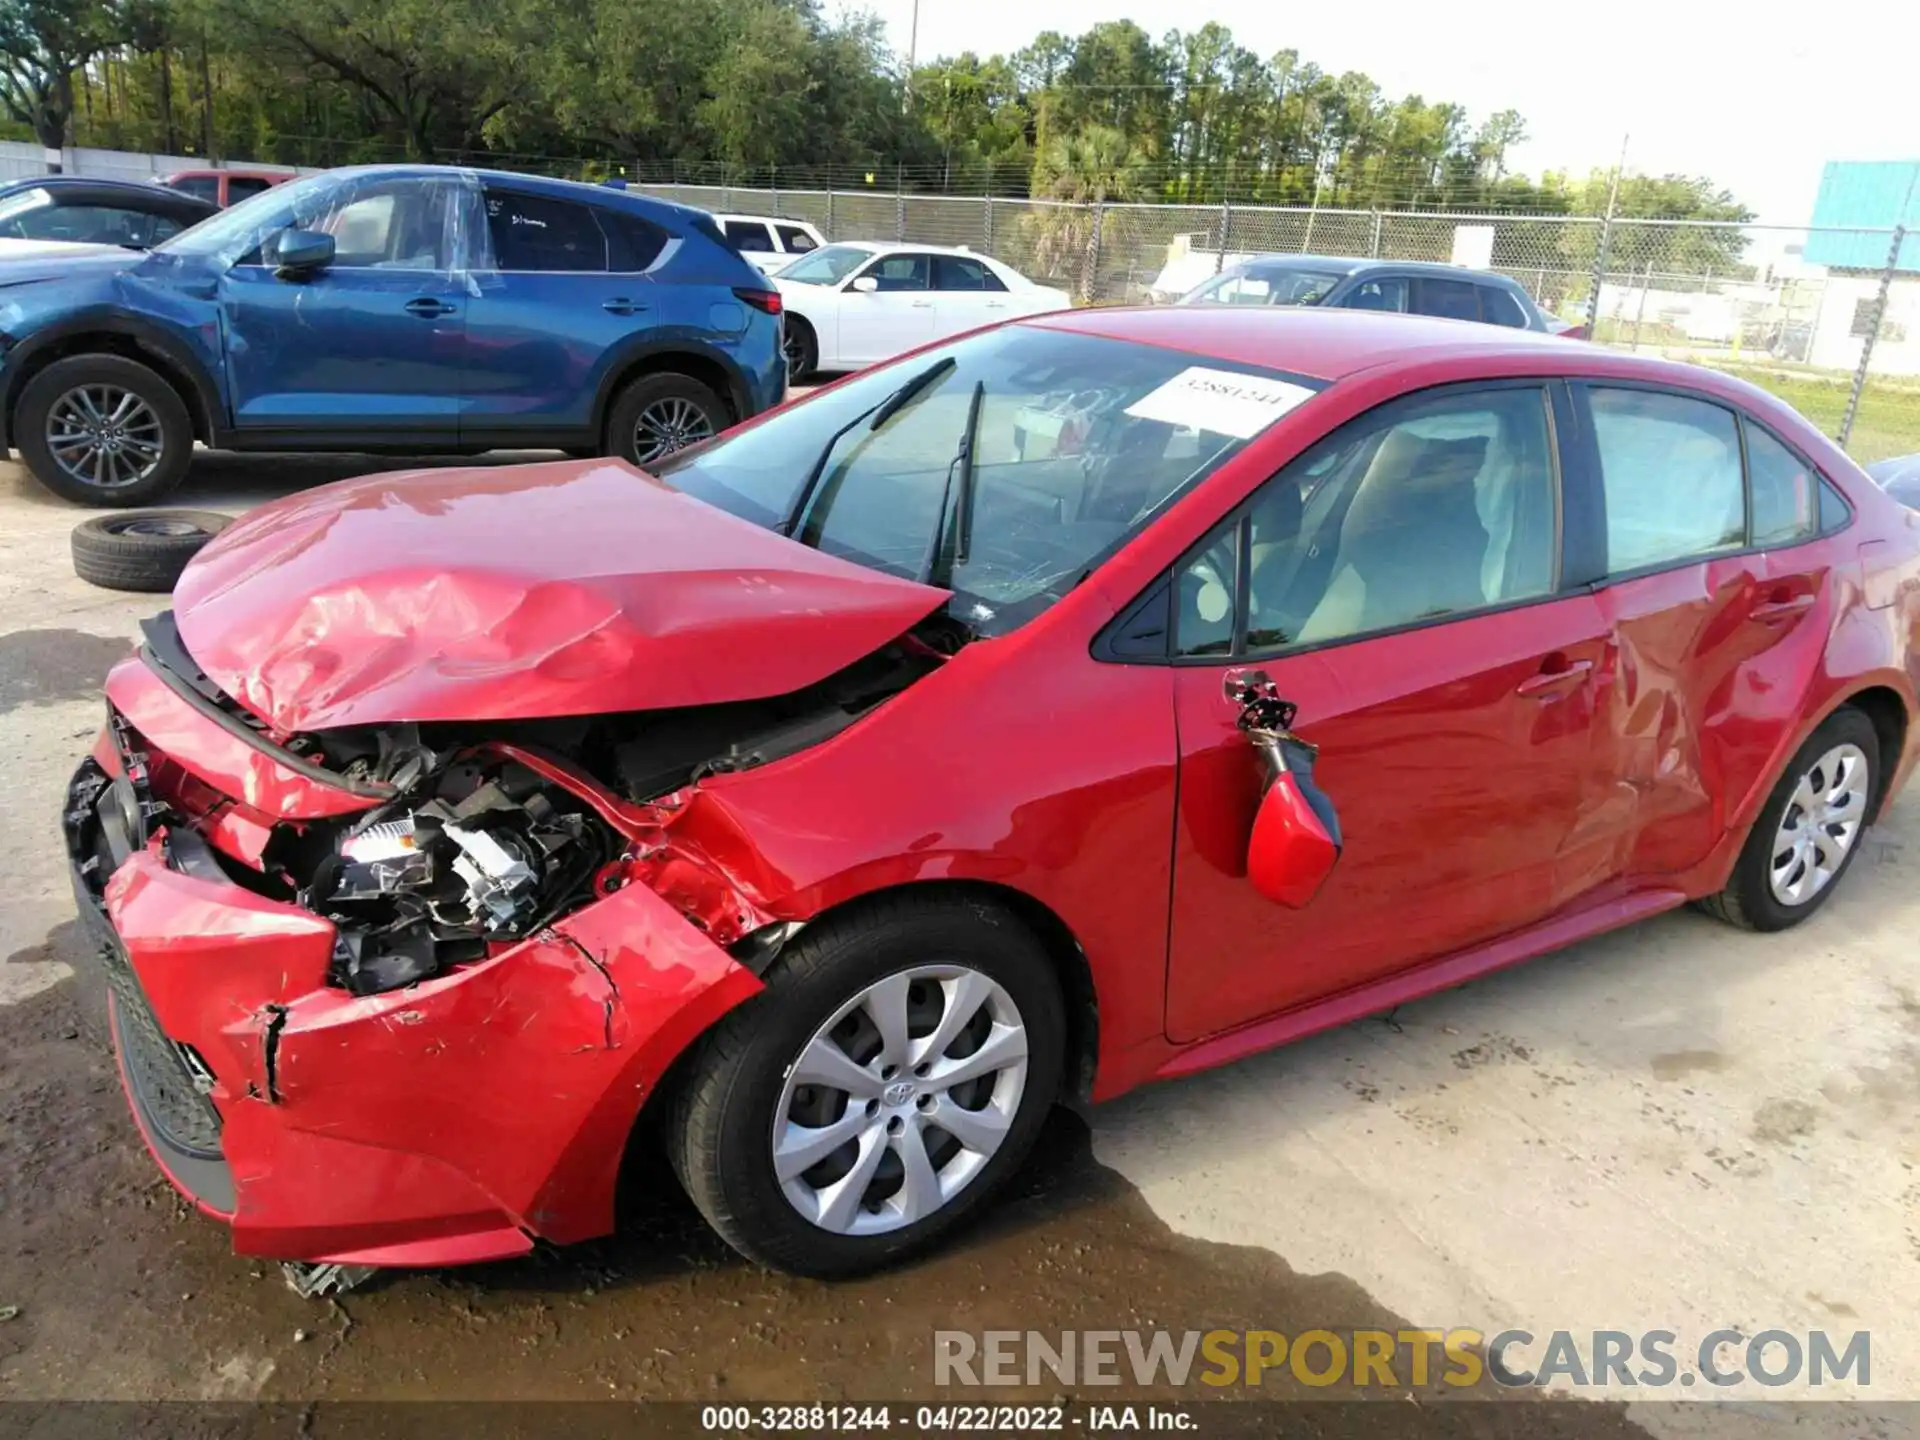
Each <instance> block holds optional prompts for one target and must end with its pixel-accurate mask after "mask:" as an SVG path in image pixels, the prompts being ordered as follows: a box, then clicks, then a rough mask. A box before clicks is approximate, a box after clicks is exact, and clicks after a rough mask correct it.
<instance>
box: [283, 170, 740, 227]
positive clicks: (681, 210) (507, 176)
mask: <svg viewBox="0 0 1920 1440" xmlns="http://www.w3.org/2000/svg"><path fill="white" fill-rule="evenodd" d="M319 173H320V174H322V175H326V176H341V175H388V176H393V177H396V178H401V179H404V178H408V177H412V178H416V179H423V180H424V179H428V178H430V177H432V176H436V175H470V176H472V177H473V178H474V179H476V180H478V181H479V182H480V183H481V184H483V185H485V184H487V183H488V182H490V181H491V182H499V183H503V184H508V185H513V186H516V187H517V188H519V189H521V190H524V191H526V192H528V193H529V194H533V195H546V196H550V197H552V198H553V199H555V200H573V201H577V202H579V203H581V204H584V205H600V206H609V207H611V208H613V209H616V210H627V211H630V212H631V213H633V214H635V215H640V216H644V217H649V218H651V219H653V220H656V221H659V220H663V219H673V220H676V221H678V222H679V223H680V224H682V225H688V224H693V223H695V222H698V223H707V222H710V221H711V220H712V218H713V217H712V216H711V215H710V214H708V212H707V211H705V210H701V209H697V208H695V207H694V206H692V205H679V204H676V203H675V202H673V201H671V200H662V199H661V198H659V197H658V196H657V195H646V194H642V193H641V192H640V191H638V190H617V189H615V188H613V187H612V186H610V185H597V184H594V183H592V182H590V181H586V180H557V179H554V178H553V177H552V176H549V175H525V174H522V173H521V172H519V171H517V170H481V169H477V168H475V167H473V166H471V165H419V164H395V165H343V166H341V167H339V168H338V169H334V170H325V171H321V172H319Z"/></svg>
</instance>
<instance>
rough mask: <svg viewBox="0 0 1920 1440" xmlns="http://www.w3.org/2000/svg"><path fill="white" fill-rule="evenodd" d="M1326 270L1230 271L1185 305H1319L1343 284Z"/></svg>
mask: <svg viewBox="0 0 1920 1440" xmlns="http://www.w3.org/2000/svg"><path fill="white" fill-rule="evenodd" d="M1340 279H1341V277H1340V276H1339V275H1337V274H1328V273H1327V272H1326V271H1324V270H1296V269H1294V268H1292V267H1291V266H1284V265H1266V266H1262V267H1260V268H1259V269H1241V270H1229V271H1227V272H1226V273H1224V274H1221V275H1216V276H1214V278H1213V279H1211V280H1209V281H1207V282H1206V283H1205V284H1204V285H1201V286H1200V287H1199V288H1198V289H1196V290H1194V291H1193V292H1192V293H1191V294H1189V295H1188V296H1187V297H1186V298H1185V299H1184V300H1183V301H1181V304H1183V305H1318V304H1319V303H1320V302H1321V301H1322V300H1324V299H1325V298H1326V296H1327V292H1328V291H1330V290H1332V289H1333V287H1334V286H1336V285H1338V284H1339V283H1340Z"/></svg>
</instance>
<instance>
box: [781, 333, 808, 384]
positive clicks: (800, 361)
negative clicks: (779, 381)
mask: <svg viewBox="0 0 1920 1440" xmlns="http://www.w3.org/2000/svg"><path fill="white" fill-rule="evenodd" d="M780 353H781V354H782V355H784V356H786V357H787V383H788V384H789V385H795V384H798V383H799V382H800V381H801V380H802V379H803V378H804V377H805V376H806V373H807V342H806V341H805V340H804V339H802V338H801V336H800V332H799V331H798V330H797V329H793V330H788V331H787V332H786V333H785V335H784V336H783V337H782V338H781V341H780Z"/></svg>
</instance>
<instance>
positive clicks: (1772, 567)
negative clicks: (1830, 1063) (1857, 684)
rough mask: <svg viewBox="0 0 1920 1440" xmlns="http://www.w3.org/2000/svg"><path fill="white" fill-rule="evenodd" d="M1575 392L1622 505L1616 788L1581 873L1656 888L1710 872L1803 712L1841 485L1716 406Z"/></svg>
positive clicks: (1615, 578) (1612, 503)
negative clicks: (1830, 497) (1734, 821)
mask: <svg viewBox="0 0 1920 1440" xmlns="http://www.w3.org/2000/svg"><path fill="white" fill-rule="evenodd" d="M1573 394H1574V397H1575V401H1576V405H1577V409H1578V413H1579V416H1580V423H1579V435H1580V449H1581V452H1582V454H1581V458H1580V462H1579V463H1581V464H1583V465H1584V466H1585V467H1586V468H1587V469H1588V471H1589V473H1591V474H1592V475H1593V476H1594V477H1595V479H1596V481H1597V483H1598V488H1599V490H1600V492H1601V494H1602V495H1603V497H1604V504H1605V515H1606V523H1605V530H1606V535H1605V539H1606V554H1605V571H1606V575H1605V579H1604V580H1603V582H1602V583H1601V584H1600V585H1599V587H1598V588H1597V590H1596V599H1597V600H1598V602H1599V604H1600V606H1601V608H1602V610H1603V612H1604V613H1605V615H1606V617H1607V621H1608V624H1609V627H1610V629H1611V631H1612V634H1613V650H1614V660H1613V662H1612V663H1613V666H1614V668H1615V670H1616V675H1615V679H1614V684H1613V686H1612V687H1611V697H1610V705H1609V710H1608V713H1607V715H1606V717H1605V723H1604V725H1603V730H1602V733H1603V734H1604V736H1605V738H1606V741H1607V743H1608V744H1609V745H1610V747H1611V750H1612V753H1611V756H1610V758H1609V760H1608V762H1607V767H1606V768H1607V770H1608V771H1609V773H1610V774H1611V775H1612V776H1613V777H1614V778H1613V783H1612V784H1611V785H1610V786H1608V787H1607V789H1606V790H1605V792H1604V793H1603V795H1602V796H1601V798H1600V803H1598V804H1596V805H1595V806H1594V807H1592V808H1591V809H1590V811H1589V812H1588V813H1587V814H1586V815H1585V816H1583V819H1582V836H1581V847H1580V848H1581V864H1582V866H1583V867H1584V868H1585V869H1586V871H1587V874H1588V876H1589V878H1590V879H1591V880H1593V881H1595V882H1598V881H1601V880H1607V879H1620V880H1623V881H1626V882H1628V883H1638V882H1644V881H1646V880H1648V879H1655V878H1658V877H1660V876H1664V875H1671V874H1674V873H1676V872H1680V871H1684V870H1686V869H1687V868H1689V867H1690V866H1692V865H1695V864H1697V863H1699V862H1700V861H1701V860H1703V859H1705V858H1706V856H1707V855H1708V853H1709V852H1710V851H1711V850H1712V849H1713V848H1714V846H1715V845H1716V844H1717V843H1718V842H1719V840H1720V838H1721V836H1722V835H1723V834H1724V833H1725V830H1726V828H1727V825H1728V823H1729V819H1728V812H1729V807H1730V806H1733V805H1735V804H1738V803H1739V801H1740V800H1741V798H1742V797H1744V796H1745V795H1746V794H1747V793H1748V791H1749V790H1750V789H1751V788H1752V787H1753V786H1754V785H1755V784H1757V783H1759V782H1760V781H1762V780H1764V779H1765V775H1764V773H1763V772H1764V770H1765V767H1766V766H1768V765H1769V764H1771V763H1772V757H1773V756H1774V754H1775V753H1776V751H1777V750H1778V748H1779V746H1780V745H1781V744H1782V743H1783V741H1784V738H1785V727H1787V726H1789V725H1791V724H1792V723H1793V722H1794V720H1795V719H1796V718H1797V717H1798V715H1799V713H1800V712H1799V699H1798V697H1799V696H1801V695H1803V694H1804V693H1805V691H1806V688H1807V686H1808V684H1809V683H1810V682H1811V679H1812V677H1813V675H1814V673H1815V671H1816V669H1817V667H1818V666H1819V665H1820V663H1821V660H1822V656H1823V655H1824V653H1825V647H1826V643H1827V631H1828V625H1829V619H1830V616H1831V613H1832V607H1833V603H1834V601H1833V595H1832V586H1833V576H1832V573H1831V572H1832V557H1831V555H1830V553H1829V551H1828V548H1827V547H1825V546H1823V545H1820V544H1818V543H1817V537H1818V535H1819V532H1820V530H1821V527H1822V498H1823V488H1824V482H1821V481H1820V480H1819V479H1818V477H1817V474H1816V472H1815V471H1814V470H1813V468H1812V467H1811V466H1810V465H1808V464H1807V463H1806V462H1805V461H1804V460H1803V459H1802V458H1801V457H1800V456H1798V455H1796V454H1794V453H1793V451H1792V450H1791V449H1790V448H1789V447H1787V446H1786V445H1785V444H1783V443H1782V442H1781V441H1780V440H1779V439H1778V438H1777V437H1776V436H1774V435H1772V434H1771V433H1770V432H1768V431H1767V430H1766V429H1765V428H1764V427H1763V426H1760V425H1758V424H1756V423H1754V422H1753V421H1752V420H1751V419H1748V418H1746V417H1744V416H1742V415H1740V414H1738V413H1737V412H1735V411H1734V410H1733V409H1731V408H1729V407H1728V406H1726V405H1724V404H1721V403H1719V402H1718V401H1716V400H1713V399H1710V398H1708V397H1706V396H1702V395H1695V394H1690V393H1682V392H1677V391H1672V390H1667V389H1662V388H1657V387H1646V386H1631V385H1625V384H1619V383H1607V384H1601V383H1598V382H1595V383H1592V384H1588V385H1581V386H1576V387H1574V390H1573ZM1838 514H1839V515H1842V516H1843V515H1844V514H1845V507H1844V504H1841V505H1840V506H1839V507H1838ZM1827 515H1828V518H1829V519H1832V518H1835V516H1836V510H1835V508H1833V507H1829V508H1828V509H1827ZM1787 697H1791V700H1790V703H1782V702H1783V700H1785V699H1786V698H1787Z"/></svg>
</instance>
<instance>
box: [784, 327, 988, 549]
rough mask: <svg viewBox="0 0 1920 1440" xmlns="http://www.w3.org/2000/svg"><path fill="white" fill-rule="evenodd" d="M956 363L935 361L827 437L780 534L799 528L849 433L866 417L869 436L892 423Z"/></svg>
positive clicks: (789, 510) (950, 359)
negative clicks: (894, 418) (830, 462)
mask: <svg viewBox="0 0 1920 1440" xmlns="http://www.w3.org/2000/svg"><path fill="white" fill-rule="evenodd" d="M955 363H956V362H955V361H954V358H953V357H952V356H951V355H949V356H947V357H946V358H945V359H942V360H936V361H934V363H933V364H931V365H929V366H928V367H927V368H926V369H924V370H922V371H921V372H920V373H919V374H918V375H915V376H914V377H913V378H912V379H911V380H909V381H907V383H906V384H904V385H902V386H901V387H900V388H899V389H898V390H896V391H894V392H893V393H892V394H891V395H889V396H887V398H886V399H884V400H882V401H881V402H880V403H879V404H878V405H876V406H875V407H874V408H873V409H871V410H862V411H861V412H860V413H859V414H858V415H856V416H854V417H853V419H851V420H849V421H848V422H847V423H846V424H844V425H842V426H841V427H840V428H839V429H838V430H836V431H834V432H833V434H831V435H829V436H828V437H827V443H826V444H824V445H822V446H821V447H820V453H819V455H818V456H816V457H815V459H814V462H813V468H812V469H810V470H808V471H807V478H806V482H805V483H804V484H802V485H801V487H800V493H799V494H797V495H795V496H794V497H793V503H792V504H791V505H789V506H788V507H787V513H786V514H785V515H783V516H781V517H780V524H779V527H778V530H779V533H780V534H782V535H791V534H793V532H794V531H795V530H797V529H798V528H799V526H800V522H801V520H802V519H804V518H805V517H806V513H807V507H808V506H809V505H811V504H812V503H813V497H814V492H815V491H817V490H819V488H820V481H821V479H822V478H823V477H824V476H825V475H826V473H827V461H829V460H831V459H832V458H833V451H834V447H835V446H837V445H839V443H840V442H841V441H842V440H844V439H845V438H846V436H847V432H848V431H849V430H852V429H853V428H854V427H855V426H857V425H858V424H859V423H860V422H861V421H862V420H865V419H867V417H868V416H872V417H873V420H872V424H870V425H868V427H867V431H868V433H869V434H871V433H872V432H873V431H875V430H878V429H879V428H880V427H881V426H882V425H884V424H886V423H887V421H889V420H891V419H892V418H893V417H894V416H895V415H898V414H899V413H900V411H901V410H903V409H904V408H905V407H906V405H907V402H908V401H910V400H912V399H913V397H914V396H916V395H918V394H919V393H920V392H921V391H922V390H924V389H926V388H927V386H929V385H931V384H932V383H933V382H934V381H936V380H938V379H939V378H940V377H941V376H942V375H944V374H946V373H947V372H948V371H949V370H951V369H953V367H954V365H955Z"/></svg>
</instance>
